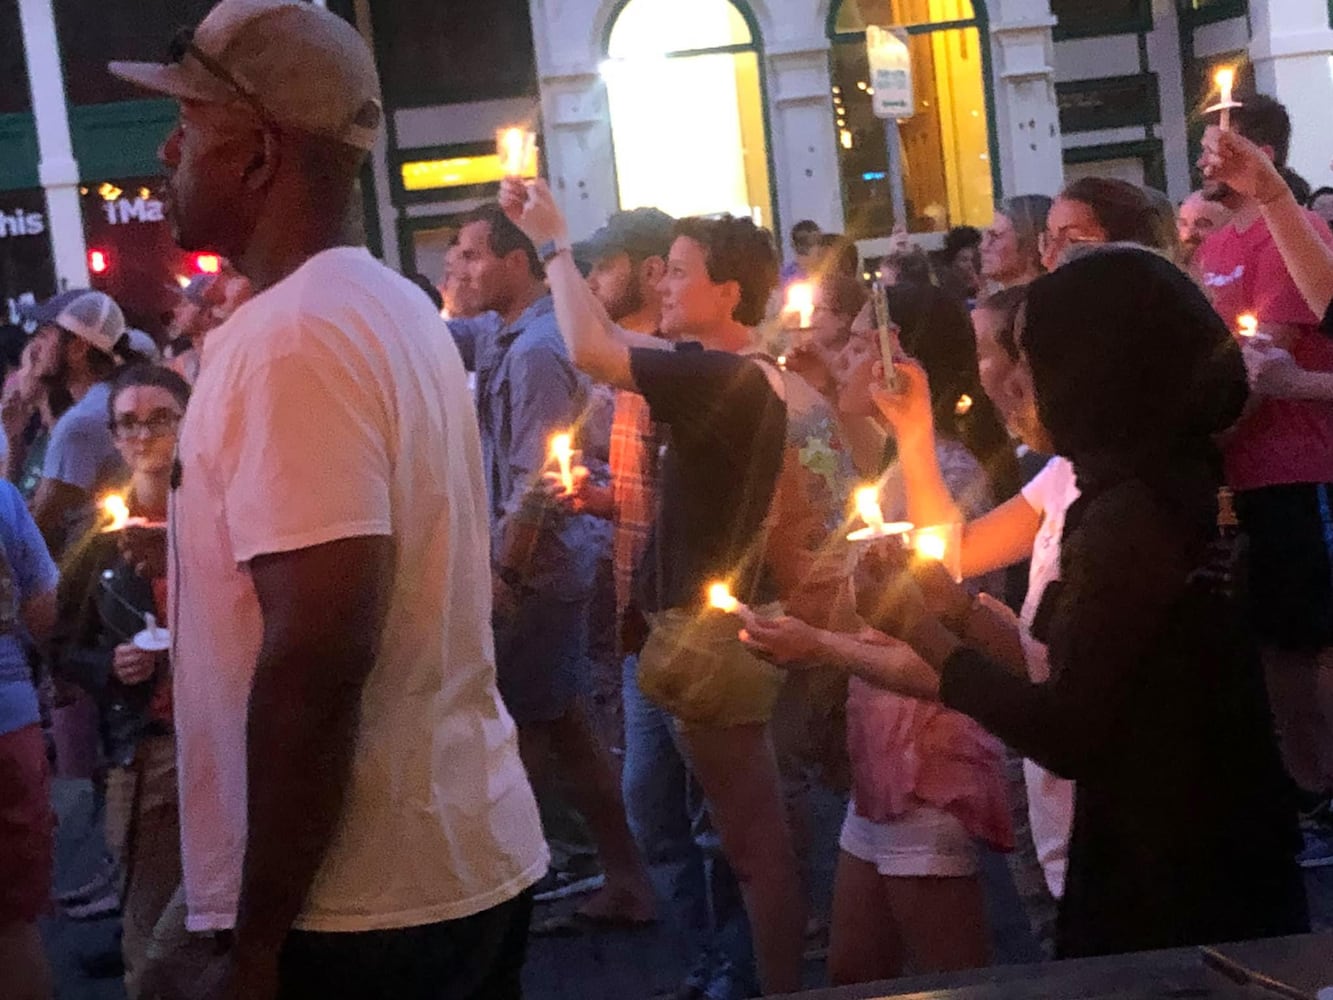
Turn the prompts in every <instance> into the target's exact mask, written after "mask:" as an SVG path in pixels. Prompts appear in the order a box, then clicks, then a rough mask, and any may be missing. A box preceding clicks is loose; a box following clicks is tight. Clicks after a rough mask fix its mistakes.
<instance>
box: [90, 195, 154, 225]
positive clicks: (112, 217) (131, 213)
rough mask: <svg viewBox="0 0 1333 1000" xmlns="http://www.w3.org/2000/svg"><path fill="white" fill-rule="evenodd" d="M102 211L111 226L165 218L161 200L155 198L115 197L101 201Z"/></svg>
mask: <svg viewBox="0 0 1333 1000" xmlns="http://www.w3.org/2000/svg"><path fill="white" fill-rule="evenodd" d="M102 212H103V214H105V215H106V221H107V222H108V223H109V224H110V225H113V226H124V225H127V224H129V223H132V222H162V221H163V220H164V219H165V218H166V216H165V215H164V214H163V211H162V202H160V201H158V200H157V199H156V198H142V197H140V198H117V199H115V200H114V201H107V202H103V203H102Z"/></svg>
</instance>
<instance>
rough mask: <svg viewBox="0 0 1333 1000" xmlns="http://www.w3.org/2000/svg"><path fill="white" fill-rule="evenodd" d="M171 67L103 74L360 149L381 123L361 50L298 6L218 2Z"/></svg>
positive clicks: (181, 43) (142, 66)
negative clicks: (242, 109)
mask: <svg viewBox="0 0 1333 1000" xmlns="http://www.w3.org/2000/svg"><path fill="white" fill-rule="evenodd" d="M169 58H170V62H167V63H148V62H113V63H110V64H108V66H107V68H108V69H109V70H110V71H111V73H112V75H114V76H118V77H120V78H121V79H122V80H128V81H129V82H130V83H134V84H138V85H139V86H140V87H143V88H145V89H146V90H151V91H154V92H155V93H159V94H166V95H168V96H170V97H174V98H176V99H177V100H181V101H195V102H198V103H200V104H237V103H239V104H242V105H244V106H247V107H249V108H250V109H251V110H252V111H254V112H255V113H256V114H257V115H258V116H259V118H260V120H262V121H264V122H266V123H269V124H272V125H277V126H283V125H285V126H288V127H289V128H294V129H298V130H300V131H302V132H308V133H310V134H311V135H317V136H322V137H324V138H327V139H333V140H336V141H338V142H342V143H345V144H346V145H348V146H352V147H354V148H356V149H362V150H369V149H371V148H372V147H373V146H374V145H375V139H376V137H377V136H378V135H379V129H380V123H381V120H382V119H383V117H384V111H383V105H382V103H381V100H380V82H379V74H378V73H377V72H376V69H375V59H374V56H373V55H372V54H371V52H370V47H369V46H367V45H366V42H365V39H363V38H362V37H361V36H360V35H359V34H358V33H357V31H356V29H355V28H353V27H352V26H351V25H350V24H348V23H347V22H346V21H344V20H343V19H342V18H340V17H338V15H336V14H332V13H330V12H329V11H327V10H325V9H324V8H322V7H318V6H316V5H315V4H313V3H303V2H300V0H222V2H221V3H219V4H218V5H217V6H216V7H214V8H213V9H212V10H211V11H210V12H209V14H208V16H207V17H206V18H204V19H203V21H202V22H200V24H199V27H198V28H196V29H194V30H192V31H191V30H188V29H187V30H186V31H183V32H181V33H180V34H178V35H177V36H176V38H175V39H174V40H173V42H172V44H171V49H170V55H169Z"/></svg>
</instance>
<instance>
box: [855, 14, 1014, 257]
mask: <svg viewBox="0 0 1333 1000" xmlns="http://www.w3.org/2000/svg"><path fill="white" fill-rule="evenodd" d="M871 24H878V25H880V26H883V27H893V26H897V27H905V28H906V29H907V31H908V35H909V41H908V47H909V50H910V51H911V56H912V79H913V89H914V92H915V102H916V114H914V115H913V116H912V117H911V118H909V119H906V120H904V121H902V122H900V123H899V124H898V137H895V138H894V141H898V142H900V143H901V150H902V164H903V187H904V190H905V193H906V203H907V215H908V217H907V218H906V219H905V220H902V221H903V222H904V223H905V224H906V225H907V228H908V230H909V231H910V232H941V231H944V230H947V229H949V228H951V227H953V226H959V225H974V226H986V225H989V224H990V220H991V215H992V212H993V210H994V205H995V184H994V173H993V166H992V162H991V134H990V111H989V105H988V100H987V94H986V86H985V78H986V77H985V68H986V62H987V55H986V50H985V46H986V44H987V39H986V36H985V33H984V32H983V30H982V27H983V22H982V20H981V19H980V18H979V17H978V16H977V12H976V9H975V8H974V5H973V4H972V3H971V2H969V0H842V3H841V6H839V7H838V8H837V10H836V12H835V15H834V17H833V23H832V37H833V41H834V43H835V44H834V45H833V51H832V57H831V58H832V64H833V73H832V75H833V107H834V114H835V116H836V126H837V128H836V134H837V136H838V158H839V164H840V167H841V172H842V189H843V199H844V207H845V214H846V218H847V230H848V233H849V234H850V235H852V236H853V237H855V238H856V239H866V238H871V237H879V236H887V235H889V233H890V232H892V230H893V227H894V225H895V224H896V223H897V222H898V221H899V220H896V219H894V217H893V199H892V195H891V191H892V185H891V180H890V177H889V157H888V149H887V143H888V141H890V136H892V135H893V131H892V124H891V123H889V128H886V123H885V122H883V121H881V120H880V119H879V118H876V117H875V115H874V112H873V110H872V107H871V92H870V88H869V80H870V68H869V61H868V59H867V57H866V48H865V29H866V27H867V26H868V25H871Z"/></svg>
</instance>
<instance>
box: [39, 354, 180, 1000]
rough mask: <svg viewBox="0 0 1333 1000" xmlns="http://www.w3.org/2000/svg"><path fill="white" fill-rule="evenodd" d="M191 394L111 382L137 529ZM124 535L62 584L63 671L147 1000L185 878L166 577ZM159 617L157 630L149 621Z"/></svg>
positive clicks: (113, 421)
mask: <svg viewBox="0 0 1333 1000" xmlns="http://www.w3.org/2000/svg"><path fill="white" fill-rule="evenodd" d="M189 395H190V389H189V386H188V385H187V384H186V383H185V380H184V379H182V378H181V377H180V376H179V375H177V374H176V373H175V372H173V371H170V370H168V369H166V368H162V367H159V366H157V365H149V364H139V365H133V366H131V367H129V368H126V369H124V370H122V371H121V372H120V373H119V374H118V375H117V376H116V377H115V378H114V379H113V380H112V383H111V392H110V396H109V403H108V409H109V414H108V416H109V420H110V427H111V433H112V436H113V437H114V440H115V445H116V450H117V451H119V452H120V455H121V457H122V458H123V459H124V460H125V464H126V465H127V466H128V468H129V470H130V473H131V478H130V483H129V488H128V490H127V492H126V495H125V502H126V505H127V506H128V508H129V514H130V516H131V517H132V518H137V519H142V520H143V521H145V522H147V523H148V525H149V528H150V529H151V528H152V527H155V526H156V525H157V524H162V525H163V530H165V521H166V517H167V497H168V493H169V491H170V488H171V474H172V465H173V462H174V460H175V452H176V433H177V428H178V427H179V425H180V422H181V419H182V418H183V417H184V416H185V404H186V401H187V400H188V399H189ZM121 535H122V532H121V531H107V530H100V531H98V532H96V533H94V534H92V535H90V536H89V537H88V538H87V539H86V540H85V541H84V543H83V544H82V545H81V546H79V547H77V549H76V551H75V553H74V557H73V561H72V564H71V565H70V566H68V567H67V569H66V571H65V573H64V575H63V578H62V580H61V585H60V597H59V612H58V616H57V622H56V628H55V632H54V635H53V639H52V647H53V649H52V662H53V665H54V669H55V670H56V671H57V673H58V674H59V675H60V676H63V677H65V678H67V679H69V680H72V681H74V682H75V683H78V684H79V685H81V686H82V687H84V688H86V689H87V690H88V691H90V692H91V693H92V694H93V695H94V697H95V698H96V699H97V703H98V708H99V712H100V729H101V737H102V748H103V753H104V754H105V759H106V763H107V765H108V767H109V772H108V775H107V782H106V797H107V806H106V826H107V830H106V839H107V844H108V846H109V847H110V848H111V850H112V852H113V853H114V854H115V855H116V856H117V860H118V861H119V862H120V865H121V868H122V870H123V871H124V887H123V890H122V912H123V914H124V922H123V923H124V929H123V938H122V950H123V953H124V960H125V985H126V990H127V992H128V994H129V996H130V997H137V996H139V995H140V988H141V983H142V981H143V977H144V968H145V964H146V959H147V951H148V944H149V940H150V938H151V937H152V933H153V928H154V926H155V925H156V924H157V923H158V920H159V918H160V917H161V915H162V913H163V911H164V910H165V909H166V907H167V904H168V902H169V901H170V900H171V897H172V896H173V895H174V893H175V892H176V888H177V886H178V885H179V884H180V879H181V861H180V833H179V816H178V806H177V789H176V741H175V737H174V735H173V728H172V699H171V671H170V663H169V660H168V654H167V651H166V649H165V648H163V647H165V645H166V643H165V638H166V634H165V632H159V633H157V634H154V633H153V630H152V626H153V624H154V621H155V622H157V623H159V625H165V623H166V606H167V587H166V579H165V578H164V577H157V578H153V579H147V578H145V577H143V576H141V575H140V574H139V572H138V570H137V568H136V567H135V566H134V565H132V564H131V563H130V562H129V561H128V560H127V559H126V558H125V556H124V555H123V554H122V552H121V544H120V543H121ZM150 618H151V619H153V621H150Z"/></svg>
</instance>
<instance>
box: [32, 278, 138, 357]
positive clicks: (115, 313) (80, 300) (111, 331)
mask: <svg viewBox="0 0 1333 1000" xmlns="http://www.w3.org/2000/svg"><path fill="white" fill-rule="evenodd" d="M23 317H24V319H26V320H28V321H29V322H31V323H36V324H37V325H38V326H45V325H48V324H49V325H51V326H58V327H60V328H61V329H62V330H67V331H69V332H70V333H72V334H74V336H76V337H78V338H79V339H80V340H83V341H86V342H87V343H89V344H91V345H92V346H93V347H96V348H97V349H98V350H99V351H103V352H105V353H107V354H114V353H115V350H116V345H117V344H118V343H120V339H121V337H123V336H124V335H125V314H124V313H122V312H121V311H120V306H118V305H116V300H115V299H113V298H112V297H111V296H110V295H107V294H106V293H105V292H96V291H93V290H91V289H88V288H71V289H70V290H69V291H66V292H60V293H59V294H57V295H53V296H51V297H50V298H49V299H47V300H46V301H45V302H42V303H39V304H38V305H35V306H32V307H31V308H29V309H27V310H25V311H24V313H23Z"/></svg>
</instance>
